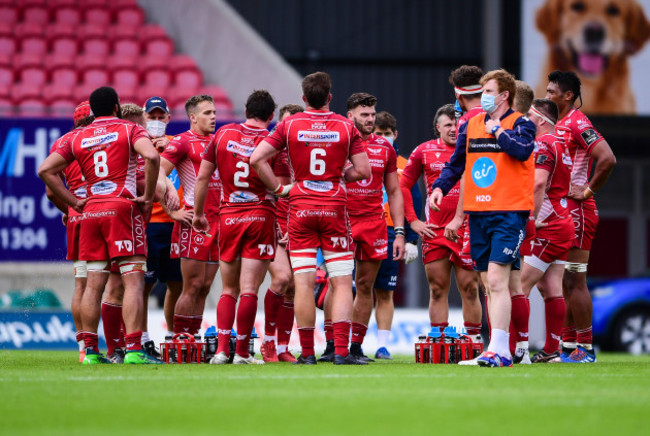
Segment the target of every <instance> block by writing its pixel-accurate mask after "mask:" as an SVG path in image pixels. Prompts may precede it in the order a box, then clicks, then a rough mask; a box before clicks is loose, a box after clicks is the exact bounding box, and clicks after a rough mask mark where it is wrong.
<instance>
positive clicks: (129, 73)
mask: <svg viewBox="0 0 650 436" xmlns="http://www.w3.org/2000/svg"><path fill="white" fill-rule="evenodd" d="M113 83H114V84H115V86H118V87H128V88H135V87H137V86H138V85H139V84H140V75H139V74H138V72H137V71H135V70H131V69H120V70H115V71H114V72H113Z"/></svg>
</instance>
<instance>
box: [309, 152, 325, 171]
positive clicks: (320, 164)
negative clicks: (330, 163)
mask: <svg viewBox="0 0 650 436" xmlns="http://www.w3.org/2000/svg"><path fill="white" fill-rule="evenodd" d="M323 156H325V150H324V149H322V148H314V149H312V151H311V153H310V156H309V172H310V173H312V174H313V175H315V176H322V175H323V174H325V161H324V160H323V159H318V158H319V157H323Z"/></svg>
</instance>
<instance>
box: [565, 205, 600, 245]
mask: <svg viewBox="0 0 650 436" xmlns="http://www.w3.org/2000/svg"><path fill="white" fill-rule="evenodd" d="M567 203H568V205H567V209H568V210H569V213H570V214H571V218H572V219H573V226H574V229H575V238H574V241H573V247H572V248H580V249H581V250H591V244H592V243H593V241H594V237H595V236H596V228H597V227H598V209H597V208H596V202H595V201H593V200H587V201H575V200H572V199H570V198H567Z"/></svg>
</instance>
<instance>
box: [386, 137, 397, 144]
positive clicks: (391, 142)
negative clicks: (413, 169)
mask: <svg viewBox="0 0 650 436" xmlns="http://www.w3.org/2000/svg"><path fill="white" fill-rule="evenodd" d="M384 139H385V140H386V141H388V143H389V144H390V145H393V142H395V137H394V136H384Z"/></svg>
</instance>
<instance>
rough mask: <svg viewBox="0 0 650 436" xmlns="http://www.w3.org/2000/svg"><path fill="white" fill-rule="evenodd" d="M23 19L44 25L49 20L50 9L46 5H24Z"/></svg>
mask: <svg viewBox="0 0 650 436" xmlns="http://www.w3.org/2000/svg"><path fill="white" fill-rule="evenodd" d="M23 21H24V22H26V23H35V24H39V25H41V26H44V25H46V24H48V23H49V22H50V9H49V8H48V7H46V6H38V5H33V6H25V7H24V8H23Z"/></svg>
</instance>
